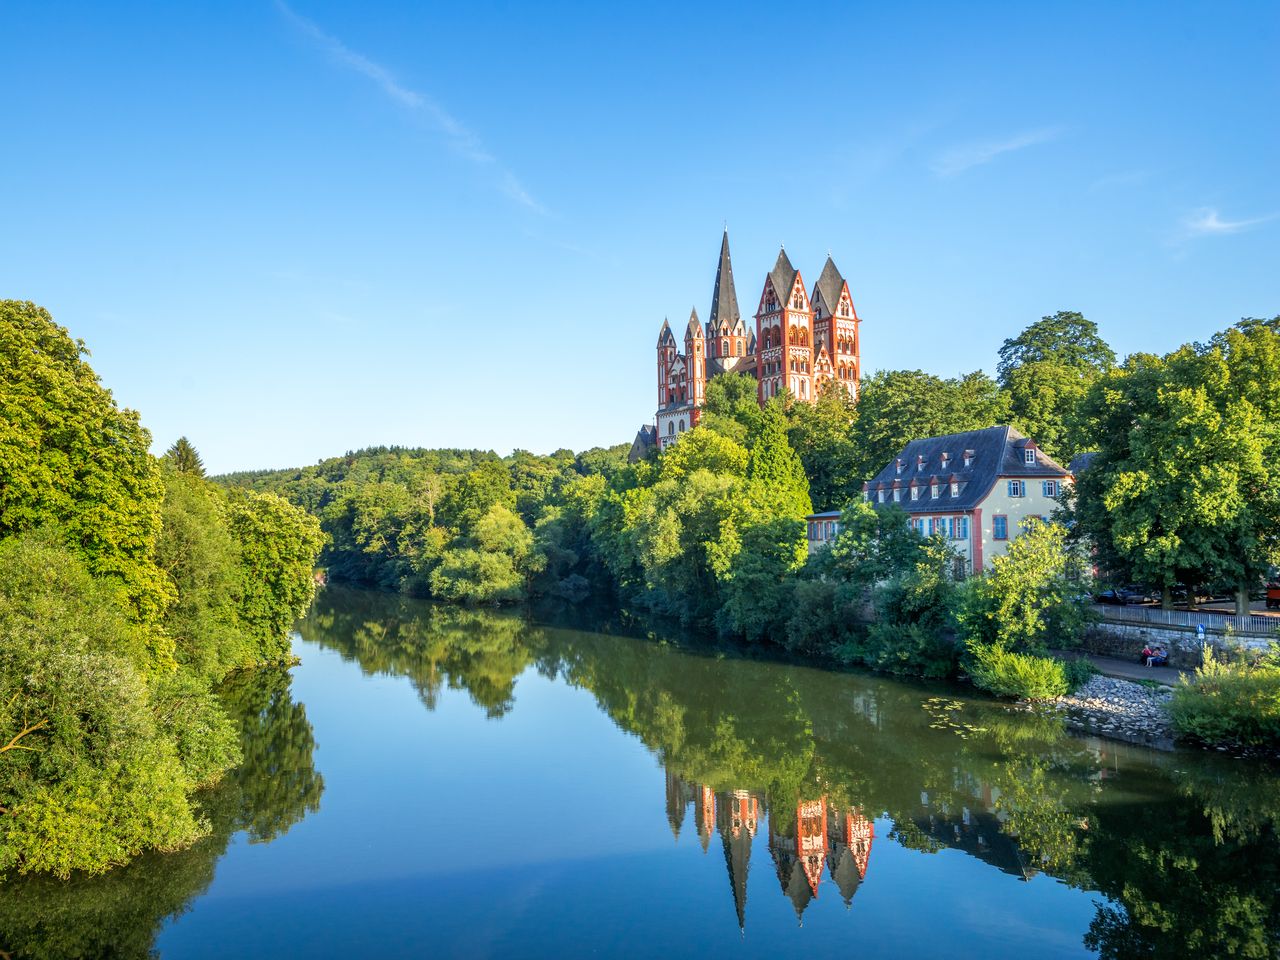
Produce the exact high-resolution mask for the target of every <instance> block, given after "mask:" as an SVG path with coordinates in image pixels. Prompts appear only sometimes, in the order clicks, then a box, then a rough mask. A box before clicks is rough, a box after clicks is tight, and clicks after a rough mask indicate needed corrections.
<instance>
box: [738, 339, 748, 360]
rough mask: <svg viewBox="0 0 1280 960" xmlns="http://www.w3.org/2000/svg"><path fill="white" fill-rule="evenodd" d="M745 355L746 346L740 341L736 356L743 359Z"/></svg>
mask: <svg viewBox="0 0 1280 960" xmlns="http://www.w3.org/2000/svg"><path fill="white" fill-rule="evenodd" d="M746 355H747V345H746V344H745V343H743V342H742V341H741V340H739V341H738V356H740V357H745V356H746Z"/></svg>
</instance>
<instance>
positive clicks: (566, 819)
mask: <svg viewBox="0 0 1280 960" xmlns="http://www.w3.org/2000/svg"><path fill="white" fill-rule="evenodd" d="M582 619H585V617H583V618H582ZM580 625H581V624H580ZM294 649H295V652H296V653H297V655H298V656H299V657H300V658H301V665H300V666H298V667H295V668H294V669H293V670H291V671H288V672H284V671H264V672H260V673H258V674H255V675H253V676H250V677H246V678H241V679H239V680H237V681H236V682H234V683H231V684H229V685H228V688H227V690H226V692H225V697H226V699H227V702H228V704H229V705H230V706H231V708H232V709H233V711H234V712H235V714H236V716H237V717H238V719H239V721H240V723H241V728H242V731H243V732H242V736H243V742H244V748H245V756H246V759H245V763H244V765H243V766H242V767H241V768H239V769H238V770H237V771H236V772H235V773H234V774H233V775H232V776H230V777H228V778H227V780H226V781H225V782H224V783H223V784H222V785H220V786H219V787H218V788H216V789H214V790H212V791H210V792H209V793H208V794H207V795H206V796H205V797H203V798H202V806H203V809H204V813H205V816H206V817H207V819H208V821H209V825H210V834H209V836H208V837H207V838H206V839H205V840H203V841H201V842H200V843H198V844H197V845H196V846H195V847H193V848H191V849H189V850H184V851H180V852H177V853H170V854H153V855H148V856H146V857H143V858H142V859H140V860H139V861H137V862H135V863H133V864H131V865H129V866H128V867H125V868H123V869H120V870H117V871H115V872H113V873H111V874H109V875H108V876H106V877H101V878H88V879H80V880H75V881H72V882H70V883H58V882H55V881H50V880H45V879H34V880H24V881H16V882H11V883H8V884H6V885H5V886H4V888H3V889H2V890H0V950H3V951H4V955H6V956H11V957H13V958H18V957H47V958H57V960H68V958H74V957H115V958H134V957H138V958H141V957H146V956H154V955H158V956H160V957H163V958H186V957H193V958H203V957H209V958H214V957H217V958H220V960H221V958H226V957H237V958H259V957H261V958H268V957H270V958H277V960H278V958H284V957H392V958H398V957H427V956H430V957H468V958H471V957H486V956H494V957H557V958H559V957H568V956H579V955H592V956H601V957H608V956H618V957H631V956H660V957H664V958H671V957H685V956H688V957H695V956H696V957H720V956H732V957H743V958H747V957H768V958H772V960H776V958H778V957H786V956H823V957H825V956H834V955H836V954H837V951H839V952H841V953H843V954H848V955H852V956H857V957H860V958H879V957H885V958H889V957H894V958H898V957H942V956H945V957H947V958H949V960H954V958H968V957H973V958H984V960H988V958H993V957H1013V956H1018V957H1037V958H1049V957H1081V956H1097V955H1099V954H1101V955H1102V956H1105V957H1126V958H1127V957H1135V958H1136V957H1166V956H1170V957H1174V956H1196V957H1213V956H1227V955H1234V956H1245V957H1270V956H1275V955H1276V954H1277V943H1278V941H1277V931H1278V930H1280V866H1278V858H1277V854H1278V853H1280V844H1278V843H1277V833H1276V817H1277V815H1278V814H1280V782H1278V780H1277V777H1276V775H1275V772H1274V771H1272V770H1271V769H1269V768H1266V767H1263V766H1260V765H1254V764H1251V763H1245V762H1242V761H1235V760H1231V759H1229V758H1225V757H1220V756H1217V755H1211V754H1202V753H1196V752H1190V751H1180V752H1175V753H1160V752H1154V751H1149V750H1146V749H1142V748H1136V747H1132V746H1128V745H1125V744H1118V743H1111V742H1107V741H1102V740H1097V739H1089V738H1083V737H1078V736H1074V735H1071V734H1069V733H1067V732H1066V731H1064V730H1063V728H1062V727H1061V725H1060V723H1059V721H1058V720H1057V719H1055V718H1050V717H1042V716H1039V715H1035V714H1029V713H1025V712H1020V711H1016V710H1013V709H1010V708H1008V707H1005V706H1002V705H1000V704H995V703H992V702H990V701H984V700H980V699H977V698H974V697H971V696H969V695H968V694H967V693H965V692H964V691H963V690H961V689H958V688H954V687H945V686H926V685H915V684H909V683H902V682H898V681H894V680H890V679H886V678H883V677H878V676H868V675H865V674H855V673H840V672H833V671H825V670H819V669H814V668H811V667H807V666H800V665H788V664H779V663H774V662H768V661H760V660H752V659H743V658H736V657H733V656H730V655H727V654H726V653H724V652H723V651H720V652H716V651H714V650H711V651H708V650H698V649H689V648H687V647H682V646H680V645H677V644H674V643H669V642H665V643H664V642H661V641H659V640H655V639H654V638H646V639H637V638H631V637H626V636H618V635H611V634H607V633H602V632H592V631H587V630H583V629H566V628H563V627H550V626H541V625H537V624H534V623H531V622H529V621H528V620H526V619H524V618H522V617H520V616H517V615H514V614H494V613H487V612H476V611H467V610H460V609H457V608H441V607H436V606H432V605H430V604H427V603H422V602H418V601H413V600H409V599H405V598H401V597H396V596H390V595H384V594H374V593H365V592H358V591H350V590H344V589H341V588H336V587H330V588H327V589H325V590H324V591H322V592H321V594H320V596H319V597H318V599H317V601H316V604H315V606H314V608H313V609H312V611H311V612H310V614H309V615H308V616H307V618H306V619H305V620H304V621H303V622H302V623H301V624H300V625H299V628H298V633H297V636H296V637H295V641H294Z"/></svg>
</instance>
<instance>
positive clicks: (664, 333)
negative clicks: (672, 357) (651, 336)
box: [658, 317, 676, 346]
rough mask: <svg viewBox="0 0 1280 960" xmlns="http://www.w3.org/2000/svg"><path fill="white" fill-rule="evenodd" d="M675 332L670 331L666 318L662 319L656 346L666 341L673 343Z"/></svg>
mask: <svg viewBox="0 0 1280 960" xmlns="http://www.w3.org/2000/svg"><path fill="white" fill-rule="evenodd" d="M675 340H676V337H675V334H673V333H672V332H671V324H669V323H667V320H666V318H665V317H664V318H663V320H662V329H661V330H659V331H658V346H662V345H663V344H664V343H666V342H667V341H670V342H672V343H675Z"/></svg>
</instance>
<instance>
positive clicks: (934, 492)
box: [929, 483, 938, 500]
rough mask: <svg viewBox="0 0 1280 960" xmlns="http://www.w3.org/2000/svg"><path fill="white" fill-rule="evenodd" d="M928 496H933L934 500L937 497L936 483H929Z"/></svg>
mask: <svg viewBox="0 0 1280 960" xmlns="http://www.w3.org/2000/svg"><path fill="white" fill-rule="evenodd" d="M929 496H931V497H933V499H935V500H937V499H938V484H936V483H932V484H930V485H929Z"/></svg>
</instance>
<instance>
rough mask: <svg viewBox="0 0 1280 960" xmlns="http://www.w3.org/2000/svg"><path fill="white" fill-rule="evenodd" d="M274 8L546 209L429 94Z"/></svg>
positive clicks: (517, 194) (525, 201)
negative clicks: (403, 81) (402, 81)
mask: <svg viewBox="0 0 1280 960" xmlns="http://www.w3.org/2000/svg"><path fill="white" fill-rule="evenodd" d="M276 9H277V10H279V11H280V14H281V15H282V16H283V17H284V18H285V19H286V20H288V21H289V23H290V24H292V25H293V27H294V28H295V29H296V30H297V31H298V32H299V33H301V34H302V35H303V36H304V37H306V38H307V39H308V40H310V41H311V42H312V43H314V44H315V45H316V46H317V47H319V48H320V49H321V50H323V51H324V52H325V53H327V54H328V55H329V56H330V57H331V58H332V59H333V60H334V61H335V62H337V63H339V64H341V65H342V66H344V67H348V68H349V69H351V70H354V71H355V72H356V73H359V74H362V75H363V76H365V77H367V78H368V79H370V80H372V81H373V82H374V83H375V84H377V85H378V87H379V89H381V90H382V92H383V93H384V94H385V95H386V96H387V97H388V98H389V99H391V100H394V101H395V102H396V103H398V104H400V105H401V106H402V107H404V108H405V109H406V110H409V111H411V112H412V113H415V114H417V115H418V116H421V117H423V118H425V119H426V120H427V121H428V122H429V123H430V124H431V125H432V126H433V127H435V129H436V130H437V131H439V133H440V134H442V135H443V136H444V138H445V140H446V141H447V142H448V144H449V148H450V149H451V150H453V152H454V153H456V154H458V155H459V156H461V157H464V158H465V159H467V160H470V161H471V162H472V163H474V164H476V165H477V166H480V167H486V168H488V169H490V170H492V171H494V172H495V173H496V174H497V175H498V176H497V187H498V189H499V190H501V191H502V192H503V193H504V194H506V195H507V196H508V197H510V198H511V199H512V200H514V201H516V203H518V204H520V205H521V206H523V207H526V208H528V209H530V210H533V211H534V212H536V213H546V212H547V211H546V208H545V207H543V206H542V204H540V203H539V202H538V201H537V200H535V199H534V198H533V196H532V194H530V193H529V191H528V190H526V189H525V187H524V185H523V184H522V183H521V182H520V180H519V178H517V177H516V175H515V174H514V173H512V172H511V171H510V170H508V169H507V168H506V167H504V166H503V165H502V164H501V163H499V162H498V158H497V157H495V156H494V155H493V154H492V153H490V152H489V150H488V149H486V148H485V146H484V144H483V143H482V142H481V141H480V138H479V137H477V136H476V135H475V134H474V133H472V132H471V131H470V130H468V129H467V128H466V127H465V126H464V125H463V124H462V123H461V122H460V121H459V120H458V119H457V117H455V116H453V114H451V113H449V111H448V110H446V109H445V108H444V107H442V106H440V104H438V103H436V101H435V100H433V99H432V98H431V97H429V96H427V95H426V94H425V93H422V92H420V91H418V90H413V89H410V88H409V87H406V86H404V85H403V84H401V83H400V82H399V81H398V80H396V78H395V76H394V75H393V74H392V73H391V71H390V70H388V69H387V68H386V67H384V66H382V64H380V63H376V62H374V61H373V60H370V59H369V58H368V57H366V56H364V55H363V54H361V53H357V52H356V51H354V50H352V49H350V48H349V47H347V46H346V45H345V44H344V43H343V42H342V41H341V40H339V39H338V38H337V37H333V36H330V35H329V34H327V33H325V32H324V31H323V30H321V29H320V28H319V27H318V26H317V25H316V24H315V23H314V22H313V21H311V20H308V19H307V18H306V17H304V16H302V15H301V14H299V13H297V12H295V11H294V10H293V9H292V8H291V7H290V6H289V5H288V4H287V3H285V2H284V0H276Z"/></svg>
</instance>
